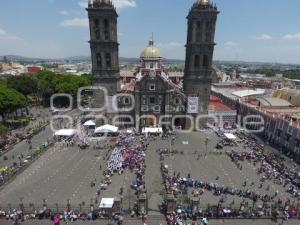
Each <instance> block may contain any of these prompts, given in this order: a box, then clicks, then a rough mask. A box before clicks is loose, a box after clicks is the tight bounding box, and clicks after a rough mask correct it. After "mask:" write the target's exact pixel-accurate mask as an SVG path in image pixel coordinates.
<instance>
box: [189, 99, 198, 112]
mask: <svg viewBox="0 0 300 225" xmlns="http://www.w3.org/2000/svg"><path fill="white" fill-rule="evenodd" d="M198 104H199V97H188V109H187V112H188V113H198V112H199V105H198Z"/></svg>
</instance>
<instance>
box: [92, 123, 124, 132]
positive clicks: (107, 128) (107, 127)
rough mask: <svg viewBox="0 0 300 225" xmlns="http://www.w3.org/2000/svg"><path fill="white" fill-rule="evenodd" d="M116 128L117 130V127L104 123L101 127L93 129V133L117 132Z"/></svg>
mask: <svg viewBox="0 0 300 225" xmlns="http://www.w3.org/2000/svg"><path fill="white" fill-rule="evenodd" d="M118 130H119V128H118V127H115V126H112V125H109V124H106V125H103V126H101V127H97V128H96V129H95V133H116V132H118Z"/></svg>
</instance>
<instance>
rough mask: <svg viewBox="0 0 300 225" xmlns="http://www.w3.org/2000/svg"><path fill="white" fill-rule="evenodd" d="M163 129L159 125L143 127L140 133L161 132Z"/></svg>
mask: <svg viewBox="0 0 300 225" xmlns="http://www.w3.org/2000/svg"><path fill="white" fill-rule="evenodd" d="M162 132H163V130H162V128H161V127H145V128H143V130H142V133H143V134H145V133H150V134H154V133H162Z"/></svg>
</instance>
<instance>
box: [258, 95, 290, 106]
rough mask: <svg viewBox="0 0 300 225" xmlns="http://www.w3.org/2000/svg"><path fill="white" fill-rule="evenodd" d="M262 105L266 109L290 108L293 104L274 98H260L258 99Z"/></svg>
mask: <svg viewBox="0 0 300 225" xmlns="http://www.w3.org/2000/svg"><path fill="white" fill-rule="evenodd" d="M256 99H257V100H258V101H259V102H260V103H261V106H265V107H268V106H269V107H290V106H292V104H291V103H289V102H288V101H286V100H284V99H281V98H273V97H259V98H256Z"/></svg>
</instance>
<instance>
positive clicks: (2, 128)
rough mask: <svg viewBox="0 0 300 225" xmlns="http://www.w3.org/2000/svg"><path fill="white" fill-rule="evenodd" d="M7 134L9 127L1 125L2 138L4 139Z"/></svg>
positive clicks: (0, 134)
mask: <svg viewBox="0 0 300 225" xmlns="http://www.w3.org/2000/svg"><path fill="white" fill-rule="evenodd" d="M6 133H7V127H6V126H4V125H3V124H2V123H0V137H4V136H5V135H6Z"/></svg>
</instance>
